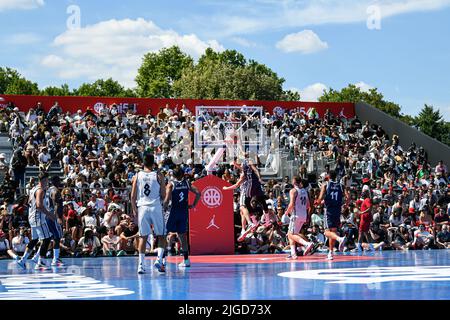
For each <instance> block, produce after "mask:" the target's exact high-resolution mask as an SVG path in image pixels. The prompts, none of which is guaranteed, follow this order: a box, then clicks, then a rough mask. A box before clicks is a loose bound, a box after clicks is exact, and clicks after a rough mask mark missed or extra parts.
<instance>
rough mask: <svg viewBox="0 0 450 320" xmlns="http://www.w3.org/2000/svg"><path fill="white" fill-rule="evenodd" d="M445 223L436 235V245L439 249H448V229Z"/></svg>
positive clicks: (449, 236) (449, 232)
mask: <svg viewBox="0 0 450 320" xmlns="http://www.w3.org/2000/svg"><path fill="white" fill-rule="evenodd" d="M448 228H449V226H448V225H447V224H444V225H442V230H441V231H440V232H438V234H437V236H436V245H437V246H438V248H440V249H450V231H448Z"/></svg>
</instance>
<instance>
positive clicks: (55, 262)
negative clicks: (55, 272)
mask: <svg viewBox="0 0 450 320" xmlns="http://www.w3.org/2000/svg"><path fill="white" fill-rule="evenodd" d="M51 266H52V267H65V264H64V262H63V261H62V260H61V259H56V260H52V264H51Z"/></svg>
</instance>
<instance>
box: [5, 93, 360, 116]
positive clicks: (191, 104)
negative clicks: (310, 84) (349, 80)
mask: <svg viewBox="0 0 450 320" xmlns="http://www.w3.org/2000/svg"><path fill="white" fill-rule="evenodd" d="M55 101H58V103H59V105H60V106H61V107H62V109H63V110H64V111H70V112H72V113H75V112H76V111H77V110H78V109H81V110H83V111H85V110H86V109H87V108H88V107H89V108H91V109H93V110H98V108H99V107H100V106H101V105H105V106H108V107H109V106H111V105H112V104H116V105H117V106H118V110H119V112H126V111H127V110H128V109H132V110H134V111H136V112H137V113H138V114H146V113H147V112H148V110H149V109H150V110H151V113H152V114H153V115H156V114H157V113H158V112H159V109H160V108H164V107H165V106H166V104H168V105H169V107H170V108H171V109H173V110H175V109H177V110H180V109H181V106H182V105H183V104H184V105H186V107H187V108H188V109H189V110H191V112H193V113H194V112H195V107H196V106H241V105H246V106H262V107H265V109H266V111H268V112H270V113H272V112H273V110H274V109H275V110H277V109H276V108H277V107H280V108H282V109H285V110H291V109H296V108H299V109H301V108H303V110H304V111H308V110H309V109H310V108H316V110H317V112H318V113H319V115H320V116H323V114H324V113H325V111H326V110H327V109H330V111H331V112H333V113H334V114H335V115H339V114H340V113H343V114H344V115H345V117H347V118H352V117H354V115H355V106H354V104H353V103H334V102H327V103H320V102H288V101H256V100H194V99H152V98H103V97H49V96H22V95H0V107H4V106H6V104H7V103H8V102H13V103H14V104H15V105H16V106H17V107H18V108H19V110H21V111H28V109H29V108H31V107H35V106H36V105H37V103H38V102H41V103H42V105H43V107H44V109H45V110H46V111H48V110H49V109H50V108H51V106H52V105H53V104H54V103H55Z"/></svg>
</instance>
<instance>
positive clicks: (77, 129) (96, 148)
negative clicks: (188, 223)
mask: <svg viewBox="0 0 450 320" xmlns="http://www.w3.org/2000/svg"><path fill="white" fill-rule="evenodd" d="M195 120H196V119H195V116H194V115H192V113H191V112H190V111H189V110H188V109H187V108H186V107H185V106H183V107H181V109H179V110H175V109H172V108H171V107H170V106H169V105H166V106H165V107H164V108H160V109H159V112H158V113H157V115H156V116H154V115H152V113H151V110H149V111H148V113H147V114H145V115H138V114H135V113H134V112H133V111H131V110H128V111H127V112H125V113H122V112H119V110H118V109H117V107H116V106H115V105H112V106H111V107H108V108H106V107H105V108H103V109H102V110H100V111H99V112H94V111H93V110H91V109H90V108H87V109H86V110H85V111H82V110H78V111H77V112H76V113H75V114H71V113H70V112H64V111H63V110H62V107H61V106H59V105H58V103H55V105H54V106H53V107H52V108H51V109H50V110H49V111H48V112H45V111H44V109H43V107H42V105H41V104H38V105H37V106H35V107H33V108H30V109H29V111H28V112H27V113H23V112H19V110H18V108H16V107H15V106H14V105H10V106H9V107H7V108H5V109H3V110H0V131H2V130H3V131H4V132H8V135H9V138H10V141H11V144H12V146H13V155H12V157H11V160H10V161H9V163H6V161H5V157H4V155H1V154H0V173H1V175H2V176H3V179H2V180H3V181H0V183H1V186H0V201H1V207H0V257H11V256H14V255H21V254H22V253H23V252H24V250H25V246H26V244H27V243H28V241H29V224H28V219H27V212H28V206H27V193H28V192H29V190H31V188H33V186H34V185H35V184H36V183H37V182H36V180H34V179H33V178H31V179H29V180H28V181H25V172H26V170H27V168H29V167H31V166H35V167H38V168H39V170H42V171H49V172H57V174H58V175H60V176H61V188H60V189H61V194H62V197H63V201H64V203H63V204H64V209H63V212H64V221H63V229H64V237H63V238H62V239H61V256H73V257H75V256H98V255H107V256H113V255H114V256H122V255H133V254H135V253H136V241H135V240H136V237H137V233H138V230H137V226H136V224H135V221H134V220H133V218H132V217H131V216H130V214H129V213H130V207H129V196H130V190H131V188H130V186H131V180H132V178H133V176H134V175H135V174H136V172H138V171H139V170H141V169H142V156H143V153H144V152H151V153H153V154H154V155H155V159H156V161H157V163H158V168H159V170H160V171H161V172H163V173H164V175H165V177H166V179H167V180H169V179H172V170H173V169H174V168H175V167H176V166H177V165H179V166H181V168H182V169H183V170H184V172H185V176H186V178H187V179H189V180H190V181H194V180H197V179H199V178H201V177H203V176H205V175H206V174H207V172H206V169H205V166H206V164H207V163H208V160H209V159H208V158H205V160H204V161H200V162H199V161H195V159H194V152H193V153H192V154H191V156H190V157H188V159H185V160H184V161H183V163H181V164H180V163H176V162H177V161H175V159H174V158H175V155H174V153H173V150H175V148H176V147H177V145H178V144H179V143H181V142H182V141H183V139H185V138H186V137H190V138H191V139H190V141H192V142H193V141H194V131H195V130H194V128H195ZM250 120H251V119H250ZM219 121H220V116H218V115H215V116H213V117H211V118H208V119H204V122H203V124H202V125H203V128H204V129H205V128H207V127H208V126H209V127H214V126H217V123H218V122H219ZM263 125H264V128H265V129H266V130H267V132H268V133H269V135H271V136H272V137H275V138H276V140H277V141H279V147H278V148H279V149H277V150H276V151H277V152H283V153H287V154H289V156H290V158H291V159H293V160H295V162H294V163H298V167H296V168H295V172H294V173H295V175H298V176H300V177H301V178H302V179H305V180H307V181H308V182H309V186H308V192H309V195H310V199H311V203H312V204H313V205H312V207H311V215H310V218H309V221H308V223H307V225H306V226H305V227H304V229H303V230H302V232H303V233H304V235H305V236H306V237H308V238H309V239H311V240H312V241H314V243H315V244H316V246H315V249H316V250H317V251H321V250H323V251H325V250H326V248H327V242H326V240H325V237H324V235H323V233H324V223H323V220H324V207H323V203H321V202H319V201H318V200H317V199H318V197H319V192H320V187H321V185H322V184H323V183H325V182H326V181H327V179H328V177H329V173H330V171H331V170H335V171H336V173H337V176H338V179H339V180H340V181H341V183H342V184H343V186H344V189H345V193H346V195H347V197H346V202H345V204H344V205H343V208H342V216H341V226H340V228H339V230H338V232H339V233H340V234H341V235H346V236H347V239H348V242H347V245H346V248H345V251H359V252H362V251H371V250H420V249H445V248H450V232H449V230H448V224H449V213H450V186H449V184H450V180H449V171H448V168H447V166H446V164H445V163H444V162H443V161H440V162H439V163H437V164H431V163H430V162H429V161H428V157H427V153H426V151H425V150H424V148H423V147H421V146H416V145H415V144H412V145H411V146H410V147H409V148H407V149H406V148H405V149H404V148H403V147H402V146H401V144H400V138H399V137H398V136H393V137H389V136H388V135H387V134H386V133H385V131H384V130H383V128H382V127H381V126H379V125H376V124H370V123H367V122H366V123H364V124H363V123H361V122H360V121H359V120H358V119H346V118H345V117H342V116H336V115H334V114H332V113H331V112H329V111H327V112H326V113H325V115H324V116H323V117H319V116H318V113H317V112H316V111H315V110H314V108H311V109H309V111H308V112H307V113H304V112H300V111H298V110H290V111H288V110H286V111H285V112H277V113H272V114H270V113H265V114H264V115H263ZM311 153H316V154H320V155H321V157H323V158H324V159H327V160H328V161H329V163H330V165H328V166H325V167H324V168H323V170H321V171H319V172H311V170H309V169H310V168H308V166H307V165H306V164H305V163H304V161H303V160H304V159H305V157H304V155H305V154H311ZM259 156H260V157H259V158H256V159H255V163H257V164H258V166H259V167H260V168H264V166H265V164H263V163H261V162H262V161H261V159H263V158H264V159H266V158H268V157H267V155H264V154H259ZM52 170H53V171H52ZM214 174H216V175H218V176H219V177H221V178H222V179H224V180H227V181H228V182H230V183H235V182H236V181H237V180H238V178H239V175H240V167H239V166H233V165H232V164H228V163H220V164H219V165H218V166H217V167H216V168H215V172H214ZM292 178H293V177H291V176H286V177H284V178H283V179H281V180H276V179H269V180H268V181H266V182H265V183H264V189H265V194H266V197H267V203H268V207H269V210H268V211H267V212H264V211H263V210H262V208H261V206H260V204H259V203H258V202H257V201H253V202H252V204H251V208H249V211H250V214H251V217H252V221H254V225H255V226H256V227H255V228H253V229H252V231H251V232H249V233H248V234H247V235H246V237H245V238H244V239H241V237H239V235H240V231H241V221H242V218H241V215H240V210H239V189H238V190H237V191H236V194H235V197H234V215H235V222H236V223H235V225H236V239H237V238H238V237H239V240H240V241H236V251H237V252H239V253H274V252H287V251H288V250H289V243H288V241H287V239H286V233H287V227H288V225H289V219H290V217H289V216H288V215H286V214H285V210H286V208H287V205H288V204H289V191H290V189H291V188H292V187H293V185H292ZM366 199H368V200H366ZM367 207H369V208H370V209H369V210H366V209H367ZM230 214H231V213H230ZM169 237H170V242H169V244H170V247H169V250H170V252H171V253H172V254H178V249H179V243H178V241H177V238H176V237H174V236H173V235H169ZM153 247H154V243H153V242H152V241H149V243H148V252H149V253H152V252H153ZM49 249H51V248H49ZM49 252H51V250H49Z"/></svg>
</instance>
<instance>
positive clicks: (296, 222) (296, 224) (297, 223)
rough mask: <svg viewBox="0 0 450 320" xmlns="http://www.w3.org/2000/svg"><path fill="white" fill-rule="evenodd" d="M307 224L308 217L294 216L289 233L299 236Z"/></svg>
mask: <svg viewBox="0 0 450 320" xmlns="http://www.w3.org/2000/svg"><path fill="white" fill-rule="evenodd" d="M305 223H306V217H301V216H295V215H292V216H291V220H290V222H289V229H288V231H289V232H290V233H292V234H299V233H300V231H301V230H302V228H303V225H304V224H305Z"/></svg>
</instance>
